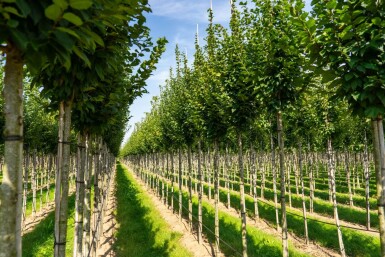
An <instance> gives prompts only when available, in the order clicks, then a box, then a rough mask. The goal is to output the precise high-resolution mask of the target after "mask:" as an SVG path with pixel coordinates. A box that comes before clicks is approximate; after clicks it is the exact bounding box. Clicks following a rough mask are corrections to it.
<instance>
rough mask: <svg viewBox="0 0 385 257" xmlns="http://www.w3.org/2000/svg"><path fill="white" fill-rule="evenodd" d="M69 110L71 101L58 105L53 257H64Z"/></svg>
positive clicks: (67, 186)
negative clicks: (57, 174) (57, 162)
mask: <svg viewBox="0 0 385 257" xmlns="http://www.w3.org/2000/svg"><path fill="white" fill-rule="evenodd" d="M71 108H72V101H71V100H70V101H66V102H61V103H60V110H59V111H60V113H61V114H59V117H63V122H60V123H62V126H60V125H59V144H58V159H59V160H60V165H59V169H58V172H59V176H58V178H59V180H58V182H59V183H57V184H56V191H55V194H56V196H55V199H56V206H55V207H56V208H55V242H54V243H55V255H54V256H55V257H65V249H66V239H67V218H68V190H69V184H68V177H69V164H70V157H71V156H70V142H69V140H70V136H71Z"/></svg>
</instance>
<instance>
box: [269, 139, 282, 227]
mask: <svg viewBox="0 0 385 257" xmlns="http://www.w3.org/2000/svg"><path fill="white" fill-rule="evenodd" d="M270 143H271V171H272V174H273V192H274V206H275V221H276V224H277V230H279V228H280V224H279V213H278V199H277V172H276V169H275V149H274V148H275V147H274V139H273V134H270Z"/></svg>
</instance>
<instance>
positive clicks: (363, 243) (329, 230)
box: [220, 189, 380, 257]
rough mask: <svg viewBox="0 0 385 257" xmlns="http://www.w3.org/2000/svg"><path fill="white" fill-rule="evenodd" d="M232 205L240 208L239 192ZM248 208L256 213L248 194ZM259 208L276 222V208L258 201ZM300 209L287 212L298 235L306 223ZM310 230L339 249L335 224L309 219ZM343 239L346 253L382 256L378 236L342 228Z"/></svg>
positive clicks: (263, 215) (312, 235) (222, 194)
mask: <svg viewBox="0 0 385 257" xmlns="http://www.w3.org/2000/svg"><path fill="white" fill-rule="evenodd" d="M230 198H231V206H232V207H233V208H236V209H239V202H240V197H239V194H238V193H234V192H231V194H230ZM220 200H221V201H222V202H226V201H227V192H226V191H225V190H222V189H221V190H220ZM246 209H247V212H248V215H249V216H253V214H254V202H253V199H252V197H250V196H246ZM258 209H259V214H260V217H261V218H263V219H265V220H267V221H269V222H270V223H271V224H275V208H274V207H273V206H271V205H268V204H265V203H263V202H261V201H259V202H258ZM292 213H295V214H297V215H301V213H300V212H299V211H294V210H290V213H288V214H287V223H288V229H289V231H291V232H293V233H295V234H296V235H299V236H303V233H304V224H303V218H302V217H299V216H297V215H293V214H292ZM308 215H309V216H310V214H308ZM308 230H309V238H310V240H314V241H317V242H318V243H320V244H321V245H323V246H325V247H328V248H331V249H334V250H336V251H338V249H339V247H338V239H337V228H336V226H335V225H329V224H324V223H320V222H317V221H315V220H308ZM342 233H343V240H344V244H345V249H346V253H347V255H349V256H368V257H369V256H371V257H372V256H380V240H379V236H378V237H373V236H370V235H367V234H364V233H361V232H357V231H355V230H352V229H342Z"/></svg>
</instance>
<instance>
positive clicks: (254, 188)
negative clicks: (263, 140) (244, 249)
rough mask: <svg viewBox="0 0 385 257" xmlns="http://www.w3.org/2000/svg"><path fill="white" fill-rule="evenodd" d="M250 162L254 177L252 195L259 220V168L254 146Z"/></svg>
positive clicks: (255, 214)
mask: <svg viewBox="0 0 385 257" xmlns="http://www.w3.org/2000/svg"><path fill="white" fill-rule="evenodd" d="M250 162H251V176H252V181H251V182H252V184H251V188H252V193H253V201H254V219H255V220H258V219H259V209H258V195H257V179H258V178H257V168H256V164H255V162H256V154H255V149H254V146H253V144H251V146H250Z"/></svg>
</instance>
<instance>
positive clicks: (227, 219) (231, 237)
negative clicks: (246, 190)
mask: <svg viewBox="0 0 385 257" xmlns="http://www.w3.org/2000/svg"><path fill="white" fill-rule="evenodd" d="M170 187H171V186H170V184H169V188H170ZM160 188H161V186H160ZM174 194H175V196H176V197H177V198H178V194H179V190H178V188H177V187H174ZM182 196H183V199H182V204H183V206H184V208H183V211H182V212H183V216H184V217H187V216H188V212H187V210H186V209H187V208H188V194H187V192H183V194H182ZM170 202H171V195H170V194H169V199H168V203H170ZM178 208H179V204H178V203H177V199H174V209H175V211H176V212H178ZM193 215H194V216H195V217H197V215H198V199H197V197H196V196H193ZM214 217H215V210H214V207H213V206H212V205H211V204H210V203H208V202H206V201H203V204H202V222H203V224H204V225H205V226H204V227H203V233H205V235H206V237H207V238H208V239H209V240H210V243H211V244H213V242H214V239H215V238H214V235H213V233H212V232H210V231H214V229H215V227H214ZM194 222H195V223H197V221H196V220H194ZM241 225H242V224H241V220H240V219H239V218H236V217H233V216H231V215H229V214H227V213H225V212H219V227H220V228H219V237H220V238H221V240H223V241H225V242H227V243H229V244H230V245H231V247H229V246H227V245H226V244H224V243H223V242H220V244H219V246H220V249H221V251H222V252H223V253H224V254H225V256H238V255H237V253H242V241H241ZM247 243H248V248H247V252H248V256H250V257H259V256H261V257H273V256H282V243H281V239H280V238H276V237H274V236H272V235H269V234H267V233H265V232H263V231H261V230H258V229H257V228H256V227H254V226H250V225H249V226H247ZM289 251H290V256H298V257H300V256H308V255H306V254H304V253H301V252H299V251H297V250H295V248H294V247H293V246H292V245H291V244H290V246H289Z"/></svg>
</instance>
